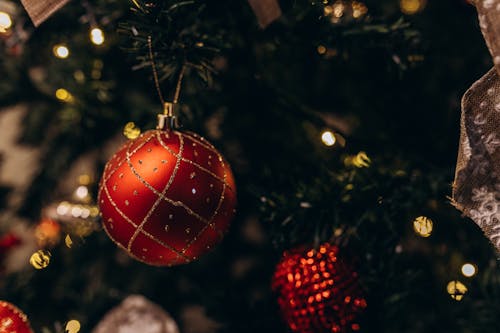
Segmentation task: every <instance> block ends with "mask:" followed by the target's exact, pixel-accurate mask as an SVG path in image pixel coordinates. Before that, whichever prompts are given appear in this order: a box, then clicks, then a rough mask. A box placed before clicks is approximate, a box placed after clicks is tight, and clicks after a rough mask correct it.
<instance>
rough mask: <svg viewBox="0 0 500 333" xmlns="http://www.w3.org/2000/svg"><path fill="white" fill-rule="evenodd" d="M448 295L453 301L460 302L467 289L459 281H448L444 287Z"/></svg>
mask: <svg viewBox="0 0 500 333" xmlns="http://www.w3.org/2000/svg"><path fill="white" fill-rule="evenodd" d="M446 290H447V291H448V294H450V296H451V298H453V299H454V300H455V301H461V300H462V298H464V295H465V294H466V293H467V287H466V286H465V285H464V284H463V283H462V282H460V281H456V280H455V281H450V282H449V283H448V285H447V286H446Z"/></svg>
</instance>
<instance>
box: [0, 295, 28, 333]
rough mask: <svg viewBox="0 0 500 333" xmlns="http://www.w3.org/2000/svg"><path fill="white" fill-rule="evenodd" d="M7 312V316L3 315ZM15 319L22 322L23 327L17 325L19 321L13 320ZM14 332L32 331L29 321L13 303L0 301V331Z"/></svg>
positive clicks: (3, 332)
mask: <svg viewBox="0 0 500 333" xmlns="http://www.w3.org/2000/svg"><path fill="white" fill-rule="evenodd" d="M5 312H7V313H5ZM7 314H9V317H5V315H7ZM16 319H17V320H19V321H21V322H22V323H23V324H24V327H19V323H16V322H15V321H16ZM17 329H21V331H18V330H17ZM16 332H30V333H33V330H32V329H31V327H30V323H29V322H28V317H27V316H26V315H25V314H24V313H23V312H22V311H21V310H20V309H19V308H17V307H16V306H14V305H13V304H11V303H9V302H5V301H0V333H16Z"/></svg>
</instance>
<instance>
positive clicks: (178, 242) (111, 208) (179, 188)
mask: <svg viewBox="0 0 500 333" xmlns="http://www.w3.org/2000/svg"><path fill="white" fill-rule="evenodd" d="M98 200H99V207H100V210H101V214H102V218H103V225H104V229H105V231H106V232H107V234H108V235H109V237H110V238H111V239H112V240H113V241H114V242H115V243H116V244H117V245H118V246H120V247H121V248H123V249H125V250H126V251H127V252H128V253H129V254H130V255H131V256H132V257H134V258H135V259H137V260H139V261H142V262H145V263H147V264H151V265H155V266H171V265H178V264H184V263H188V262H190V261H192V260H194V259H197V258H198V257H199V256H200V255H202V254H204V253H206V252H207V251H208V250H209V249H210V248H212V247H213V246H214V245H216V244H217V243H218V242H219V241H220V240H221V239H222V238H223V235H224V233H225V232H226V231H227V229H228V227H229V223H230V222H231V219H232V218H233V215H234V213H235V209H234V208H235V206H236V186H235V183H234V178H233V174H232V172H231V169H230V167H229V164H228V163H227V162H226V161H225V160H224V158H223V157H222V155H221V154H220V153H219V152H218V151H217V150H216V149H215V148H214V147H213V146H212V145H211V144H210V143H209V142H207V141H206V140H205V139H204V138H202V137H200V136H199V135H197V134H194V133H191V132H181V131H176V130H150V131H147V132H145V133H143V134H142V135H141V136H139V137H138V138H137V139H135V140H131V141H129V142H128V143H126V144H125V145H124V146H123V147H122V148H121V149H120V150H119V151H118V152H117V153H116V154H115V155H114V156H113V157H112V158H111V160H110V161H109V162H108V163H107V164H106V167H105V169H104V173H103V176H102V179H101V182H100V185H99V198H98Z"/></svg>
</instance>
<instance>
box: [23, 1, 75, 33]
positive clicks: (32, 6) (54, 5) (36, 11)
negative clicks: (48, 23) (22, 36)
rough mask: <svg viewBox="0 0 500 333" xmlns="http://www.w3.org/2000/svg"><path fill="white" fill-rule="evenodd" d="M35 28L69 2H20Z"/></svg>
mask: <svg viewBox="0 0 500 333" xmlns="http://www.w3.org/2000/svg"><path fill="white" fill-rule="evenodd" d="M21 2H22V4H23V6H24V8H25V9H26V11H27V12H28V15H29V16H30V18H31V20H32V21H33V24H34V25H35V27H38V26H39V25H40V24H42V23H43V22H44V21H45V20H46V19H48V18H49V17H50V15H52V14H54V13H55V12H56V11H57V10H59V9H60V8H61V7H62V6H64V5H65V4H66V3H68V2H69V0H21Z"/></svg>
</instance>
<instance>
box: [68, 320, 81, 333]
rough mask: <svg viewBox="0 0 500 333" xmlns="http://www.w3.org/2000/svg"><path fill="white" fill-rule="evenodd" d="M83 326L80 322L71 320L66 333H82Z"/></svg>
mask: <svg viewBox="0 0 500 333" xmlns="http://www.w3.org/2000/svg"><path fill="white" fill-rule="evenodd" d="M80 328H81V325H80V322H79V321H78V320H74V319H73V320H70V321H68V323H67V324H66V332H68V333H78V332H79V331H80Z"/></svg>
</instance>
